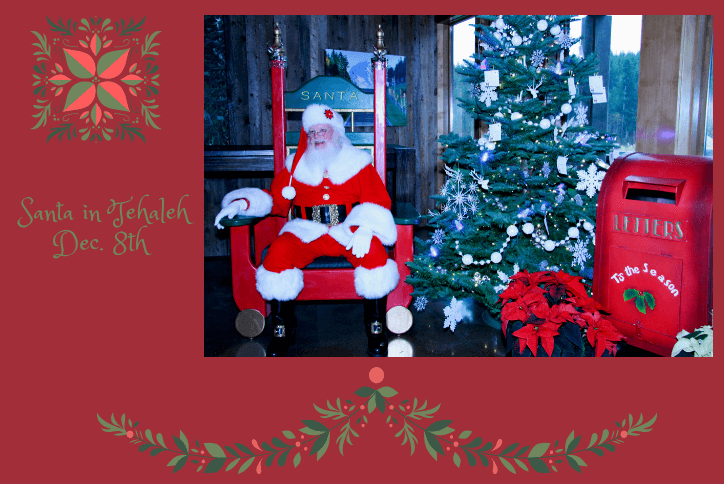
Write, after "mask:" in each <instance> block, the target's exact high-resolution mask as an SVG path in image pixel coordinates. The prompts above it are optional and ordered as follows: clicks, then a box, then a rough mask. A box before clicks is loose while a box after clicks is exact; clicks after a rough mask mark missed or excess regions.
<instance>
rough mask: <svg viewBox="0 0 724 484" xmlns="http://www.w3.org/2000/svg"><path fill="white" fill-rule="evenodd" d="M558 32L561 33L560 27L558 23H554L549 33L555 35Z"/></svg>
mask: <svg viewBox="0 0 724 484" xmlns="http://www.w3.org/2000/svg"><path fill="white" fill-rule="evenodd" d="M560 33H561V27H560V26H559V25H554V26H553V27H551V34H553V35H556V36H557V35H558V34H560Z"/></svg>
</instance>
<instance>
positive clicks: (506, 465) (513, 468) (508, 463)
mask: <svg viewBox="0 0 724 484" xmlns="http://www.w3.org/2000/svg"><path fill="white" fill-rule="evenodd" d="M498 459H500V462H501V463H502V464H503V465H504V466H505V468H506V469H508V470H509V471H510V472H512V473H513V474H515V467H513V466H512V465H511V463H510V462H508V459H506V458H505V457H498Z"/></svg>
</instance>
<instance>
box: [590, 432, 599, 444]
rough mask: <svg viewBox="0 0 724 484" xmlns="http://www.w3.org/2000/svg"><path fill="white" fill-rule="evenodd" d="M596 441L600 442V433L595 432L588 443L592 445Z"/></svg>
mask: <svg viewBox="0 0 724 484" xmlns="http://www.w3.org/2000/svg"><path fill="white" fill-rule="evenodd" d="M596 442H598V435H597V434H595V433H594V434H593V435H591V442H590V443H589V444H588V446H589V447H591V446H592V445H594V444H595V443H596Z"/></svg>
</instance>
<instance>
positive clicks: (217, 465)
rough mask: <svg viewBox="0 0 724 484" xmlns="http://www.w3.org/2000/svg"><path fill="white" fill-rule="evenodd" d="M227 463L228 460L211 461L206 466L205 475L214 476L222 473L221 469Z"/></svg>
mask: <svg viewBox="0 0 724 484" xmlns="http://www.w3.org/2000/svg"><path fill="white" fill-rule="evenodd" d="M225 463H226V459H211V461H210V462H209V463H208V464H206V468H205V469H204V474H213V473H214V472H218V471H220V470H221V468H222V467H224V464H225Z"/></svg>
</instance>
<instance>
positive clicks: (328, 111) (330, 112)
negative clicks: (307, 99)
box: [324, 109, 334, 119]
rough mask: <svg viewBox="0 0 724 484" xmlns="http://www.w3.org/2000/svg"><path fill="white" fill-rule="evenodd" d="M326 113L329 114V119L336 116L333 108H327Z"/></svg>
mask: <svg viewBox="0 0 724 484" xmlns="http://www.w3.org/2000/svg"><path fill="white" fill-rule="evenodd" d="M324 115H325V116H327V119H332V118H333V117H334V113H333V112H332V110H331V109H325V110H324Z"/></svg>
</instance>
